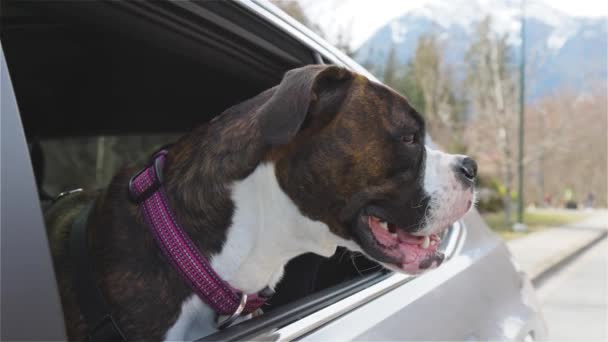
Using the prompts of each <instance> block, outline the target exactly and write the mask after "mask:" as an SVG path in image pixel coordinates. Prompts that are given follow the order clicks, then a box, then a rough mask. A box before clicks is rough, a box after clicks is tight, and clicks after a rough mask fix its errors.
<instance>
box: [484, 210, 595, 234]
mask: <svg viewBox="0 0 608 342" xmlns="http://www.w3.org/2000/svg"><path fill="white" fill-rule="evenodd" d="M592 213H593V211H587V210H568V209H557V208H548V209H543V208H538V209H527V210H526V212H525V214H524V223H525V224H526V227H527V230H526V231H524V232H514V231H513V229H512V227H511V226H510V225H507V224H506V223H505V216H504V213H502V212H498V213H487V214H484V215H483V217H484V219H485V221H486V223H487V224H488V226H490V228H492V230H494V231H495V232H496V233H498V235H500V236H501V237H502V238H503V239H505V240H512V239H517V238H521V237H523V236H525V235H528V234H530V233H534V232H537V231H540V230H543V229H547V228H552V227H557V226H562V225H566V224H570V223H575V222H578V221H581V220H584V219H586V218H588V217H589V216H590V215H593V214H592ZM513 215H515V214H513ZM512 221H513V222H515V216H513V218H512Z"/></svg>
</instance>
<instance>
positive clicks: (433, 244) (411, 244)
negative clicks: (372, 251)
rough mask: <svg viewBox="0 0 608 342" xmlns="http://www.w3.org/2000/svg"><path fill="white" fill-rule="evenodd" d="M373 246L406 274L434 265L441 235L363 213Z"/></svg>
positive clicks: (440, 258) (438, 257)
mask: <svg viewBox="0 0 608 342" xmlns="http://www.w3.org/2000/svg"><path fill="white" fill-rule="evenodd" d="M362 218H363V219H367V226H368V227H369V230H370V232H371V235H372V237H373V239H374V240H375V243H376V244H377V246H376V247H377V249H379V250H380V251H381V253H382V254H384V255H385V256H386V258H382V259H384V260H381V261H388V260H390V261H389V263H390V264H392V265H393V266H396V267H398V268H399V269H400V270H402V271H403V272H407V273H410V274H416V273H420V272H422V271H424V270H428V269H432V268H436V267H438V266H439V265H440V264H441V263H442V262H443V259H444V255H443V253H441V252H439V251H438V247H439V243H440V242H441V238H440V237H439V236H438V235H436V234H431V235H426V236H416V235H412V234H409V233H407V232H406V231H405V230H404V229H400V228H399V227H397V226H396V225H394V224H391V223H389V222H386V221H383V220H382V219H380V218H378V217H375V216H372V215H370V216H364V217H362Z"/></svg>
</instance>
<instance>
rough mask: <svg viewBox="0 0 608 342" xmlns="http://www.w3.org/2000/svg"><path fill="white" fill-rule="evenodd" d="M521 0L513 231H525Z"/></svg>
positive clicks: (522, 3) (523, 25) (523, 34)
mask: <svg viewBox="0 0 608 342" xmlns="http://www.w3.org/2000/svg"><path fill="white" fill-rule="evenodd" d="M525 3H526V1H525V0H521V58H520V63H519V149H518V153H517V175H518V177H517V224H516V227H514V228H515V230H525V229H526V226H525V225H524V224H523V222H524V114H525V97H526V88H525V83H526V82H525V81H526V12H525Z"/></svg>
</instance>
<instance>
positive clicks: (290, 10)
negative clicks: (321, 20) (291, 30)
mask: <svg viewBox="0 0 608 342" xmlns="http://www.w3.org/2000/svg"><path fill="white" fill-rule="evenodd" d="M270 2H272V3H273V4H274V5H275V6H277V7H278V8H280V9H281V10H282V11H283V12H285V13H287V14H289V16H291V17H292V18H294V19H295V20H297V21H299V22H300V24H302V25H304V26H306V27H308V28H309V29H311V30H312V31H313V32H314V33H316V34H318V35H319V36H321V37H323V36H324V34H323V30H321V27H320V26H319V25H317V24H316V23H314V22H313V21H312V20H310V18H309V17H308V16H307V15H306V13H304V10H303V9H302V6H300V3H299V2H298V1H294V0H270Z"/></svg>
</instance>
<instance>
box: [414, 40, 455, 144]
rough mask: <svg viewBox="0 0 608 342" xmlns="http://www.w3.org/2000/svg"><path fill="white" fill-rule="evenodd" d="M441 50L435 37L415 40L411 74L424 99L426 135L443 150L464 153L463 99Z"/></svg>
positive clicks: (442, 47)
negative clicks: (428, 133) (427, 133)
mask: <svg viewBox="0 0 608 342" xmlns="http://www.w3.org/2000/svg"><path fill="white" fill-rule="evenodd" d="M444 49H445V47H444V44H442V43H441V42H440V40H439V38H438V37H437V35H435V34H433V33H428V34H425V35H423V36H422V37H420V39H419V40H418V45H417V46H416V51H415V53H414V57H413V59H412V61H411V71H412V72H413V76H414V82H415V85H416V86H417V88H418V89H419V92H420V93H419V95H421V96H422V98H423V100H424V114H425V117H426V121H427V126H428V130H429V132H430V133H431V135H432V136H433V137H434V138H435V140H436V142H437V143H439V144H440V145H442V146H443V147H444V148H446V149H448V150H450V151H453V152H462V153H463V152H464V150H465V145H464V142H463V129H464V115H463V114H464V109H465V98H464V96H462V94H456V93H455V90H454V89H455V87H454V77H453V73H452V69H451V68H450V67H449V66H448V65H447V64H446V63H445V59H444V56H443V51H444ZM410 82H411V81H410Z"/></svg>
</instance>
